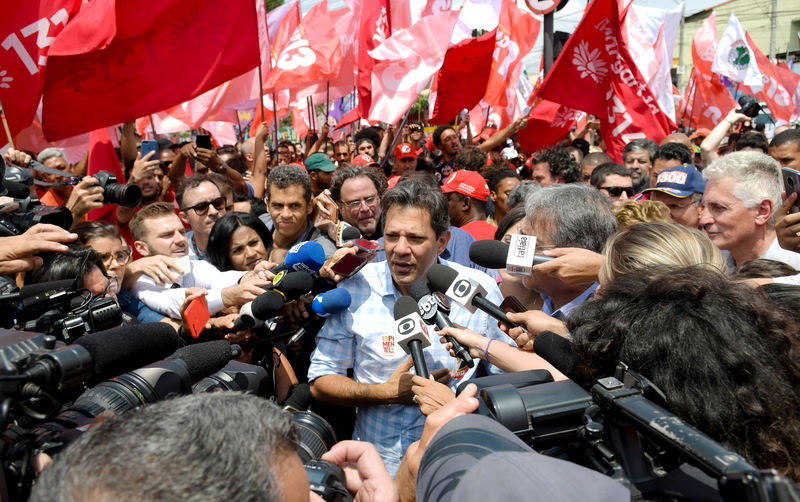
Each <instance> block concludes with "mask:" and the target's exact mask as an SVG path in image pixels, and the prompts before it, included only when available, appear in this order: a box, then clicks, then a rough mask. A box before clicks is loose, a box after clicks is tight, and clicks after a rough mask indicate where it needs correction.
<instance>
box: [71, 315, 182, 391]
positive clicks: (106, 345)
mask: <svg viewBox="0 0 800 502" xmlns="http://www.w3.org/2000/svg"><path fill="white" fill-rule="evenodd" d="M75 344H76V345H80V346H82V347H83V348H85V349H86V351H87V352H89V354H90V355H91V356H92V373H93V376H95V377H99V378H102V379H105V378H111V377H115V376H117V375H120V374H122V373H126V372H128V371H132V370H135V369H137V368H141V367H142V366H146V365H148V364H150V363H153V362H155V361H158V360H160V359H164V358H165V357H167V356H168V355H170V354H172V353H173V352H175V349H177V348H178V345H179V344H180V339H179V338H178V333H177V332H176V331H175V328H173V327H172V326H170V325H169V324H166V323H163V322H150V323H143V324H128V325H124V326H119V327H117V328H112V329H108V330H105V331H100V332H97V333H92V334H89V335H85V336H82V337H80V338H78V339H77V340H76V341H75Z"/></svg>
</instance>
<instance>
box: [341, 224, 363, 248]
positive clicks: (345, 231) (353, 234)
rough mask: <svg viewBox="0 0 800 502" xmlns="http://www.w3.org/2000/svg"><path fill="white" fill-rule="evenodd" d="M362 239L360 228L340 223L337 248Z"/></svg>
mask: <svg viewBox="0 0 800 502" xmlns="http://www.w3.org/2000/svg"><path fill="white" fill-rule="evenodd" d="M360 237H361V232H360V231H359V230H358V227H354V226H352V225H350V224H349V223H345V222H343V221H340V222H339V224H338V225H337V227H336V247H342V246H343V245H344V243H345V242H347V241H352V240H355V239H358V238H360Z"/></svg>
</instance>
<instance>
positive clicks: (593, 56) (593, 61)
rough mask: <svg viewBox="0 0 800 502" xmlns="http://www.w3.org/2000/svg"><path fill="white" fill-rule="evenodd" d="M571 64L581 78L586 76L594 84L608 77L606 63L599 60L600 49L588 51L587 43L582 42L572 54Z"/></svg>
mask: <svg viewBox="0 0 800 502" xmlns="http://www.w3.org/2000/svg"><path fill="white" fill-rule="evenodd" d="M572 64H574V65H575V66H576V67H577V68H578V71H579V72H581V78H586V76H587V75H588V76H589V77H592V80H594V81H595V83H598V84H599V83H600V82H602V81H603V79H605V78H606V75H608V68H606V62H605V61H603V60H602V59H600V49H595V50H593V51H589V42H586V41H582V42H580V43H579V44H578V46H577V47H575V49H574V50H573V52H572Z"/></svg>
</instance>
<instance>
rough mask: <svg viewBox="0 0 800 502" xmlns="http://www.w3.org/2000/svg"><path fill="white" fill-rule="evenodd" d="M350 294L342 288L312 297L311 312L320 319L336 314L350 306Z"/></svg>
mask: <svg viewBox="0 0 800 502" xmlns="http://www.w3.org/2000/svg"><path fill="white" fill-rule="evenodd" d="M351 301H352V299H351V298H350V293H349V292H348V291H347V290H346V289H343V288H336V289H332V290H330V291H326V292H325V293H321V294H319V295H317V296H315V297H314V301H312V302H311V310H313V311H314V313H315V314H317V315H318V316H320V317H328V316H330V315H333V314H338V313H339V312H342V311H343V310H345V309H347V308H348V307H349V306H350V302H351Z"/></svg>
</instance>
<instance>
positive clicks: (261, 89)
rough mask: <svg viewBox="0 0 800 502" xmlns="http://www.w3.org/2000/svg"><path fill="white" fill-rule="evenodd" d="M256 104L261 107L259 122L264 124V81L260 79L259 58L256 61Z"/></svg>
mask: <svg viewBox="0 0 800 502" xmlns="http://www.w3.org/2000/svg"><path fill="white" fill-rule="evenodd" d="M274 92H275V91H273V94H274ZM258 103H259V105H260V106H261V122H264V80H263V79H262V77H261V58H259V59H258Z"/></svg>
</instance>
